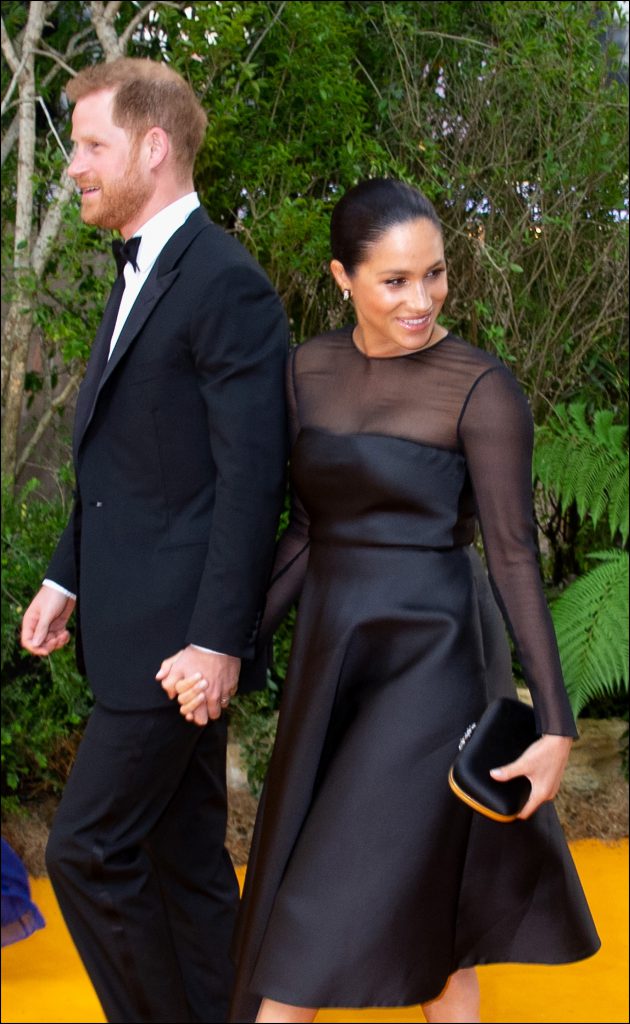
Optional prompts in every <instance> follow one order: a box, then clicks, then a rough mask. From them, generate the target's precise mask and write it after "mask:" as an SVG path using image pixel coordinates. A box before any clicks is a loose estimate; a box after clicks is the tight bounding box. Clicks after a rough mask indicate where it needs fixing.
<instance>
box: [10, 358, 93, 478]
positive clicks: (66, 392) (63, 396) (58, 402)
mask: <svg viewBox="0 0 630 1024" xmlns="http://www.w3.org/2000/svg"><path fill="white" fill-rule="evenodd" d="M82 377H83V369H81V370H77V371H76V372H75V373H73V374H72V376H71V377H70V379H69V380H68V382H67V384H66V386H65V388H64V389H63V391H62V392H61V393H60V394H58V395H57V397H56V398H53V399H52V401H51V403H50V405H49V406H48V408H47V409H46V410H45V412H44V413H43V414H42V416H41V418H40V420H39V422H38V424H37V426H36V428H35V430H34V431H33V434H32V436H31V438H30V439H29V441H28V442H27V444H26V445H25V446H24V449H23V451H22V452H21V454H20V456H19V458H18V460H17V463H16V470H15V475H16V477H18V476H19V475H20V473H21V472H22V470H23V469H24V467H25V465H26V463H27V462H28V460H29V459H30V457H31V454H32V452H33V451H34V450H35V448H36V447H37V445H38V443H39V441H40V440H41V439H42V437H43V436H44V434H45V433H46V430H47V429H48V427H49V426H50V422H51V420H52V418H53V416H54V414H55V412H56V411H57V409H63V407H64V406H65V404H66V402H67V401H68V399H69V398H70V396H71V395H72V393H73V391H76V390H77V388H78V387H79V384H80V382H81V378H82Z"/></svg>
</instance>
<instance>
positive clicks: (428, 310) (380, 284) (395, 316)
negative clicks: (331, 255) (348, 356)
mask: <svg viewBox="0 0 630 1024" xmlns="http://www.w3.org/2000/svg"><path fill="white" fill-rule="evenodd" d="M330 267H331V270H332V273H333V276H334V277H335V280H336V281H337V284H338V285H339V287H340V288H342V289H344V288H348V289H349V290H350V292H351V294H352V301H353V302H354V307H355V311H356V316H357V328H356V330H355V335H354V340H355V343H356V344H357V346H358V347H359V348H360V349H361V350H362V351H363V352H365V354H366V355H368V356H371V357H379V356H380V357H385V356H401V355H406V354H407V353H408V352H413V351H415V350H416V349H422V348H427V347H428V346H430V345H434V344H435V342H436V341H440V339H441V338H443V337H444V336H445V334H446V333H447V332H446V330H445V329H444V328H443V327H440V326H439V324H437V318H438V316H439V313H440V311H441V309H442V306H443V305H444V300H445V299H446V296H447V294H448V280H447V274H446V261H445V259H444V245H443V242H442V235H441V233H440V231H439V230H438V228H437V227H436V226H435V224H433V223H432V222H431V221H430V220H428V219H427V218H426V217H421V218H418V219H417V220H411V221H406V222H405V223H403V224H396V225H394V227H392V228H389V229H388V230H387V231H386V232H385V233H384V234H382V235H381V236H380V238H378V239H377V241H376V242H374V243H373V245H371V246H370V248H369V249H368V251H367V256H366V258H365V260H364V261H363V262H362V263H360V264H358V265H357V267H356V268H355V270H354V272H353V274H352V276H349V275H348V274H346V272H345V270H344V267H343V264H341V263H340V262H339V260H333V261H332V263H331V265H330Z"/></svg>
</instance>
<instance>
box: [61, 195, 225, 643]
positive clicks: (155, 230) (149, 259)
mask: <svg viewBox="0 0 630 1024" xmlns="http://www.w3.org/2000/svg"><path fill="white" fill-rule="evenodd" d="M199 205H200V204H199V197H198V196H197V193H196V192H188V193H187V194H186V195H185V196H181V198H180V199H176V200H175V202H174V203H170V205H169V206H165V207H164V209H163V210H160V211H159V213H156V214H155V215H154V216H153V217H151V219H150V220H148V221H147V222H146V223H145V224H143V225H142V227H139V228H138V230H137V231H136V232H134V236H135V235H139V236H140V245H139V247H138V253H137V256H136V265H137V269H134V267H132V265H131V263H129V262H127V263H125V267H124V270H123V275H124V278H125V290H124V292H123V294H122V299H121V301H120V306H119V309H118V316H117V317H116V324H115V325H114V330H113V333H112V340H111V342H110V345H109V356H111V354H112V352H113V351H114V347H115V345H116V342H117V341H118V339H119V337H120V335H121V333H122V329H123V327H124V326H125V323H126V321H127V317H128V316H129V314H130V312H131V309H132V307H133V305H134V303H135V301H136V299H137V298H138V295H139V294H140V291H141V289H142V287H143V285H144V284H145V282H146V280H147V278H148V276H149V274H150V273H151V270H152V269H153V267H154V265H155V261H156V260H157V258H158V256H159V255H160V253H161V252H162V249H163V248H164V246H165V245H166V243H167V242H168V240H169V238H171V236H172V235H174V234H175V232H176V231H177V230H178V229H179V228H181V226H182V225H183V224H184V223H185V222H186V221H187V220H188V218H189V216H190V214H191V213H192V212H193V210H196V209H197V207H198V206H199ZM125 241H127V239H125ZM108 358H109V357H108ZM43 583H44V586H46V587H51V588H52V589H53V590H58V591H59V592H60V593H62V594H65V595H66V596H67V597H71V598H75V597H76V594H73V593H72V592H71V591H69V590H66V588H65V587H62V586H61V584H59V583H56V582H55V581H54V580H50V579H45V580H44V581H43ZM193 646H195V647H196V646H197V645H196V644H194V645H193ZM198 649H199V650H201V651H210V648H208V647H199V648H198ZM210 653H213V654H216V653H220V652H217V651H211V652H210Z"/></svg>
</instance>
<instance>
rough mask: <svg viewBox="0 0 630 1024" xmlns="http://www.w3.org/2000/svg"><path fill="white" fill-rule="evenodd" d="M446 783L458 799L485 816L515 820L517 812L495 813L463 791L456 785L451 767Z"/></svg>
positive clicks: (499, 819)
mask: <svg viewBox="0 0 630 1024" xmlns="http://www.w3.org/2000/svg"><path fill="white" fill-rule="evenodd" d="M448 784H449V786H450V787H451V789H452V790H453V792H454V793H455V794H456V796H458V797H459V799H460V800H463V801H464V803H465V804H468V806H469V807H472V809H473V810H474V811H479V812H480V813H481V814H485V816H486V818H492V820H493V821H516V819H517V818H518V814H497V812H496V811H491V810H490V808H489V807H486V806H485V805H484V804H480V803H479V802H478V801H477V800H474V799H473V797H471V796H469V795H468V793H466V792H464V790H463V789H461V787H460V786H458V785H457V783H456V782H455V779H454V778H453V769H452V768H451V769H450V771H449V773H448Z"/></svg>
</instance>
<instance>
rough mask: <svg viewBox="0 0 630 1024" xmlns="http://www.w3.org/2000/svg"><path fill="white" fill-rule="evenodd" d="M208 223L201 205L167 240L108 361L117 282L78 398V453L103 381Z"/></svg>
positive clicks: (121, 279) (119, 293)
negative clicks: (178, 264) (177, 265)
mask: <svg viewBox="0 0 630 1024" xmlns="http://www.w3.org/2000/svg"><path fill="white" fill-rule="evenodd" d="M209 223H210V218H209V217H208V215H207V213H206V212H205V210H203V209H202V208H201V207H199V208H198V209H197V210H194V211H193V212H192V213H191V215H190V217H189V218H188V220H187V221H186V223H185V224H183V225H182V227H181V228H179V230H178V231H176V232H175V234H174V235H173V236H172V238H170V239H169V241H168V242H167V243H166V245H165V246H164V249H163V250H162V252H161V253H160V255H159V256H158V259H157V261H156V264H155V266H154V267H153V269H152V271H151V273H150V274H149V276H148V278H147V280H146V282H145V284H144V286H143V288H142V291H141V292H140V294H139V295H138V297H137V299H136V301H135V302H134V304H133V306H132V308H131V310H130V312H129V315H128V317H127V319H126V321H125V325H124V327H123V329H122V331H121V332H120V335H119V337H118V340H117V341H116V344H115V346H114V351H113V352H112V354H111V356H110V358H109V360H108V359H107V353H108V351H109V344H110V341H111V336H112V334H113V330H114V326H115V323H116V316H117V314H118V308H119V305H120V300H121V297H122V293H123V291H124V277H123V275H122V274H121V275H120V276H119V277H118V278H117V280H116V281H115V283H114V287H113V288H112V292H111V294H110V297H109V301H108V303H107V306H106V307H105V313H104V314H103V320H102V321H101V325H100V327H99V329H98V331H97V334H96V338H95V341H94V345H93V346H92V355H91V357H90V361H89V363H88V366H87V370H86V374H85V378H84V381H83V385H82V387H81V389H80V392H79V398H78V399H77V409H76V415H75V429H74V448H75V453H76V452H78V449H79V445H80V444H81V440H82V439H83V437H84V435H85V432H86V430H87V428H88V426H89V425H90V421H91V419H92V416H93V415H94V409H95V407H96V403H97V401H98V397H99V394H100V392H101V390H102V388H103V386H104V384H105V383H106V381H108V380H109V378H110V377H111V375H112V374H113V372H114V370H115V369H116V367H117V366H118V364H119V363H120V361H121V360H122V358H123V356H124V355H125V353H126V352H127V351H128V350H129V347H130V346H131V345H132V344H133V342H134V340H135V339H136V338H137V337H138V334H139V333H140V331H141V330H142V328H143V327H144V324H145V323H146V321H147V320H148V318H149V316H150V315H151V313H152V312H153V310H154V309H155V307H156V305H157V304H158V302H159V301H160V300H161V299H162V297H163V295H165V293H166V292H167V291H168V290H169V288H170V287H171V285H172V284H173V282H174V281H175V280H176V279H177V277H178V276H179V269H177V268H176V267H175V265H176V264H177V263H178V261H179V260H180V259H181V257H182V255H183V254H184V253H185V251H186V249H187V248H188V246H189V245H190V244H191V242H192V240H193V239H194V238H195V237H196V235H198V234H199V232H200V231H202V230H203V229H204V228H205V227H206V226H207V225H208V224H209Z"/></svg>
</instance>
